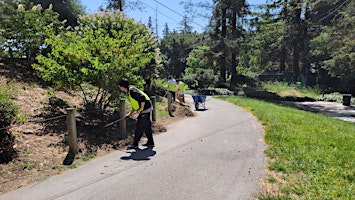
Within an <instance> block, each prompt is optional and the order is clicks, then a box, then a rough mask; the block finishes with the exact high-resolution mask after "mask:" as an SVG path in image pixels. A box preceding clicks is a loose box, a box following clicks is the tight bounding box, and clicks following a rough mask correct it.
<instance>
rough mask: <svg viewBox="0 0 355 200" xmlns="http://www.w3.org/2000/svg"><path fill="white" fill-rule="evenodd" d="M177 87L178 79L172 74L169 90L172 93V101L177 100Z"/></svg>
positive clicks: (169, 79) (169, 80)
mask: <svg viewBox="0 0 355 200" xmlns="http://www.w3.org/2000/svg"><path fill="white" fill-rule="evenodd" d="M176 88H177V83H176V80H175V79H174V78H173V77H172V76H169V77H168V90H169V92H170V94H171V100H172V103H174V102H175V101H176V97H177V92H176Z"/></svg>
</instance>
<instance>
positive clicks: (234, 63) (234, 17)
mask: <svg viewBox="0 0 355 200" xmlns="http://www.w3.org/2000/svg"><path fill="white" fill-rule="evenodd" d="M235 4H236V3H234V4H233V8H232V9H233V14H232V37H233V39H236V32H237V6H236V5H235ZM236 51H237V50H236V48H235V47H233V48H232V55H231V56H232V57H231V69H230V72H231V75H232V77H231V82H230V88H232V89H233V88H234V87H235V84H236V82H237V69H236V68H237V58H236V57H237V54H236Z"/></svg>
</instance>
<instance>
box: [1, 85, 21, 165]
mask: <svg viewBox="0 0 355 200" xmlns="http://www.w3.org/2000/svg"><path fill="white" fill-rule="evenodd" d="M17 111H18V106H17V105H16V104H15V103H14V102H13V100H12V98H11V96H10V95H9V91H8V90H7V89H6V88H5V89H0V164H1V163H7V162H9V161H11V160H12V158H13V157H14V156H15V155H16V151H15V149H14V148H13V146H14V144H15V136H14V135H13V134H12V133H11V132H10V129H9V126H10V125H11V123H12V122H13V119H14V118H15V117H16V114H17Z"/></svg>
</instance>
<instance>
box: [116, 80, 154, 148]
mask: <svg viewBox="0 0 355 200" xmlns="http://www.w3.org/2000/svg"><path fill="white" fill-rule="evenodd" d="M119 88H120V90H121V91H123V92H126V93H128V99H129V101H130V102H131V104H132V110H131V111H130V112H129V113H128V114H127V115H126V117H128V116H131V115H132V114H133V113H134V112H137V113H138V114H139V115H138V117H137V124H136V130H135V134H134V139H133V143H132V144H131V145H130V146H128V148H129V149H136V148H138V143H139V140H140V139H141V137H142V135H143V133H145V135H146V136H147V139H148V141H147V143H146V144H143V146H147V147H154V139H153V131H152V122H151V121H150V113H151V112H152V111H153V106H152V103H151V102H150V98H149V96H148V95H147V94H146V93H144V92H143V91H142V90H139V89H138V88H136V87H135V86H133V85H129V82H128V80H127V79H125V78H123V79H122V80H121V81H120V82H119Z"/></svg>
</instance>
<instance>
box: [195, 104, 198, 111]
mask: <svg viewBox="0 0 355 200" xmlns="http://www.w3.org/2000/svg"><path fill="white" fill-rule="evenodd" d="M195 109H196V110H198V102H196V103H195Z"/></svg>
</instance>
